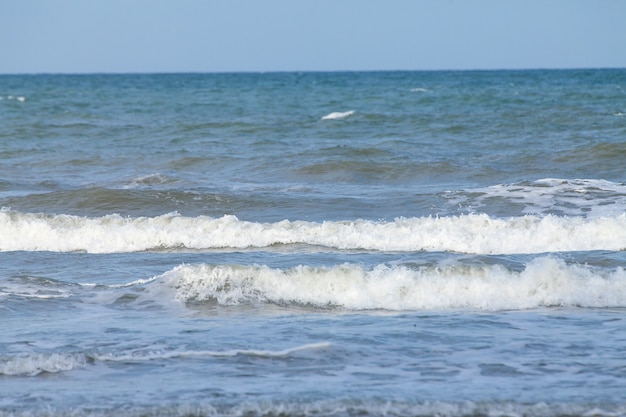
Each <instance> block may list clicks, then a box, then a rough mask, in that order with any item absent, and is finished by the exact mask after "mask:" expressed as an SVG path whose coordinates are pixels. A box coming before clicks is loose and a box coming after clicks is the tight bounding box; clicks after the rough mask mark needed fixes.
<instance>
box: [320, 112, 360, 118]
mask: <svg viewBox="0 0 626 417" xmlns="http://www.w3.org/2000/svg"><path fill="white" fill-rule="evenodd" d="M354 113H355V111H354V110H350V111H345V112H332V113H329V114H327V115H326V116H324V117H322V120H340V119H345V118H346V117H349V116H352V115H353V114H354Z"/></svg>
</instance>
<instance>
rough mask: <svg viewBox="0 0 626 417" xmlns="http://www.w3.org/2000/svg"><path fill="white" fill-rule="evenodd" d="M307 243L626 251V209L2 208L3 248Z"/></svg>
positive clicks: (482, 250)
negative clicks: (410, 214) (192, 213)
mask: <svg viewBox="0 0 626 417" xmlns="http://www.w3.org/2000/svg"><path fill="white" fill-rule="evenodd" d="M290 244H305V245H313V246H322V247H326V248H329V249H336V250H370V251H451V252H458V253H473V254H518V253H545V252H560V251H591V250H623V249H625V248H626V214H621V215H617V216H613V217H600V218H584V217H561V216H555V215H547V216H534V215H527V216H522V217H513V218H508V219H501V218H496V217H491V216H488V215H486V214H468V215H461V216H451V217H414V218H397V219H395V220H393V221H390V222H386V221H370V220H352V221H325V222H308V221H289V220H283V221H280V222H276V223H258V222H251V221H244V220H240V219H238V218H237V217H235V216H230V215H227V216H223V217H220V218H212V217H207V216H199V217H184V216H180V215H178V214H177V213H170V214H165V215H161V216H157V217H122V216H120V215H107V216H103V217H80V216H72V215H63V214H61V215H48V214H33V213H21V212H17V211H12V210H8V209H4V210H2V211H0V251H19V250H25V251H55V252H75V251H84V252H89V253H113V252H137V251H148V250H174V249H193V250H203V249H217V248H238V249H243V248H267V247H270V246H272V245H290Z"/></svg>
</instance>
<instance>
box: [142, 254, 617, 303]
mask: <svg viewBox="0 0 626 417" xmlns="http://www.w3.org/2000/svg"><path fill="white" fill-rule="evenodd" d="M155 284H156V286H155V287H152V288H146V291H145V293H144V294H142V295H141V297H140V298H141V299H142V300H143V298H145V297H147V298H150V299H154V298H155V297H163V294H168V291H169V295H166V297H171V298H176V299H177V300H178V301H180V302H183V303H189V302H192V303H203V302H209V303H218V304H222V305H237V304H248V303H271V304H278V305H286V306H289V305H300V306H310V307H314V308H323V309H324V308H330V309H336V308H339V309H348V310H392V311H412V310H444V309H479V310H487V311H497V310H519V309H531V308H538V307H553V306H560V307H596V308H600V307H626V272H625V271H624V269H623V268H621V267H620V268H617V269H614V270H608V269H598V268H592V267H589V266H580V265H568V264H566V263H565V262H564V261H563V260H560V259H557V258H555V257H552V256H544V257H540V258H537V259H534V260H532V261H531V262H529V263H528V264H527V265H526V266H525V268H524V269H523V270H522V271H513V270H509V269H507V268H505V267H504V266H501V265H481V266H475V265H442V266H430V267H425V266H423V267H418V268H415V267H413V268H412V267H408V266H389V265H378V266H376V267H374V268H372V269H366V268H364V267H362V266H359V265H355V264H343V265H338V266H333V267H313V266H303V265H301V266H297V267H294V268H290V269H274V268H270V267H267V266H240V265H234V266H228V265H208V264H201V265H181V266H178V267H176V268H174V269H172V270H170V271H168V272H166V273H165V274H163V275H161V276H160V277H159V280H158V281H157V282H156V283H155ZM143 301H145V300H143Z"/></svg>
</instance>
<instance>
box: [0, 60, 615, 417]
mask: <svg viewBox="0 0 626 417" xmlns="http://www.w3.org/2000/svg"><path fill="white" fill-rule="evenodd" d="M625 167H626V70H619V69H616V70H567V71H539V70H537V71H484V72H481V71H459V72H354V73H349V72H343V73H268V74H167V75H166V74H162V75H2V76H0V207H1V210H0V323H1V324H0V326H1V327H0V330H1V331H0V416H2V417H4V416H13V415H16V416H66V415H72V416H92V415H93V416H213V415H219V416H222V415H224V416H310V415H315V416H328V415H332V416H354V415H371V416H380V415H388V416H434V415H436V416H521V415H523V416H563V415H567V416H605V415H606V416H624V415H626V395H625V393H626V317H625V313H626V271H625V270H624V266H625V265H626V169H625Z"/></svg>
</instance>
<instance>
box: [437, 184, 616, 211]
mask: <svg viewBox="0 0 626 417" xmlns="http://www.w3.org/2000/svg"><path fill="white" fill-rule="evenodd" d="M446 197H447V198H448V199H449V202H450V203H451V204H453V205H458V206H460V207H465V208H467V209H469V210H471V211H479V210H481V209H483V208H485V207H488V206H489V205H492V204H493V201H494V199H503V200H505V201H507V202H508V203H509V204H518V205H523V210H522V212H523V213H525V214H548V213H555V212H558V213H562V214H565V215H569V216H584V217H588V218H590V217H606V216H614V215H618V214H622V213H624V212H625V211H626V184H623V183H615V182H612V181H606V180H600V179H574V180H570V179H559V178H544V179H540V180H537V181H534V182H523V183H517V184H498V185H493V186H489V187H482V188H472V189H469V190H463V191H450V192H448V193H447V195H446Z"/></svg>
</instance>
